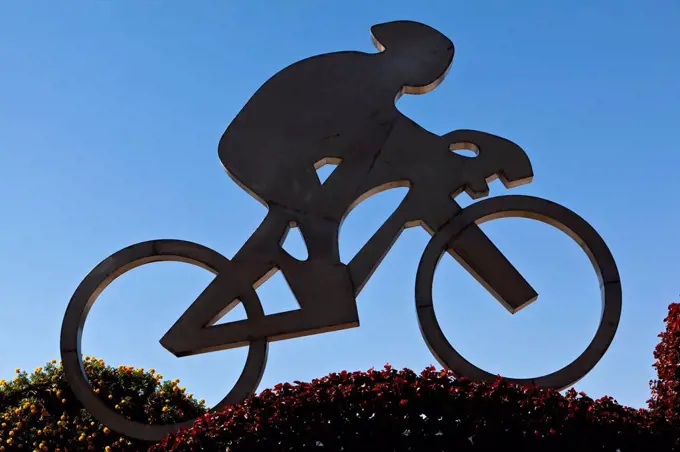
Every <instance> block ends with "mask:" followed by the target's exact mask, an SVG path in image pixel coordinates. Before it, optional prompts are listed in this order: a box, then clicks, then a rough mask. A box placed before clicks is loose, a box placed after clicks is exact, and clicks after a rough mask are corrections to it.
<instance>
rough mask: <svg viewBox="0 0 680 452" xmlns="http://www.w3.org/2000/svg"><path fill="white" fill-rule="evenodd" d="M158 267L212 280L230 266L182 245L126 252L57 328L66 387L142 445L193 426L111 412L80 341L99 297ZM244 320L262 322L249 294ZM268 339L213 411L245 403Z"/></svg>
mask: <svg viewBox="0 0 680 452" xmlns="http://www.w3.org/2000/svg"><path fill="white" fill-rule="evenodd" d="M160 261H176V262H186V263H190V264H194V265H197V266H199V267H202V268H204V269H206V270H208V271H210V272H212V273H214V274H218V273H224V272H229V271H230V268H231V262H230V261H229V259H227V258H226V257H224V256H222V255H221V254H219V253H218V252H216V251H213V250H211V249H210V248H206V247H204V246H202V245H198V244H196V243H192V242H186V241H182V240H153V241H148V242H142V243H137V244H135V245H132V246H130V247H128V248H124V249H122V250H120V251H118V252H116V253H114V254H113V255H111V256H109V257H108V258H107V259H105V260H104V261H102V262H101V263H100V264H99V265H97V266H96V267H95V268H94V269H93V270H92V271H91V272H90V273H89V274H88V275H87V276H86V277H85V279H84V280H83V281H82V282H81V283H80V285H79V286H78V288H77V289H76V291H75V293H74V294H73V297H72V298H71V301H70V302H69V305H68V307H67V309H66V314H65V315H64V321H63V323H62V328H61V359H62V361H63V366H64V373H65V374H66V378H67V380H68V383H69V386H70V387H71V389H72V390H73V393H74V394H75V396H76V398H78V400H79V401H80V402H81V403H82V404H83V406H84V407H85V409H86V410H87V411H89V412H90V414H92V416H94V417H95V418H97V419H98V420H99V421H100V422H101V423H102V424H104V425H106V426H107V427H109V428H110V429H112V430H114V431H116V432H118V433H120V434H123V435H126V436H129V437H132V438H137V439H140V440H144V441H159V440H161V439H162V438H163V437H164V436H165V435H167V434H168V433H169V432H171V431H173V430H175V429H177V428H181V427H185V426H189V425H191V423H192V422H193V420H190V421H186V422H183V423H179V424H169V425H147V424H142V423H140V422H136V421H130V420H128V419H126V418H125V417H123V416H122V415H120V414H118V413H117V412H115V411H114V410H112V409H111V408H109V407H108V406H107V405H106V404H105V403H104V402H103V401H102V400H101V399H100V398H99V397H98V396H97V395H96V394H95V392H94V391H93V389H92V386H90V383H89V381H88V379H87V376H86V374H85V370H84V367H83V362H82V354H81V338H82V331H83V326H84V324H85V321H86V320H87V314H88V312H89V311H90V308H92V305H93V304H94V302H95V301H96V300H97V297H98V296H99V294H101V292H102V291H103V290H104V289H105V288H106V286H108V285H109V284H110V283H111V282H113V281H114V280H115V279H116V278H118V277H119V276H121V275H122V274H124V273H126V272H128V271H130V270H132V269H133V268H136V267H139V266H142V265H144V264H148V263H151V262H160ZM240 299H241V302H242V303H243V305H244V308H245V310H246V314H247V316H248V319H257V318H261V317H263V316H264V311H263V309H262V305H261V304H260V300H259V298H258V297H257V294H256V293H255V290H254V289H253V290H252V291H251V292H250V293H246V294H243V296H242V297H240ZM267 348H268V341H267V339H258V340H256V341H253V342H251V343H250V344H249V350H248V357H247V359H246V364H245V367H244V369H243V371H242V372H241V375H240V376H239V378H238V380H237V382H236V384H235V385H234V387H233V388H232V390H231V391H230V392H229V394H227V396H226V397H224V399H222V400H221V401H220V402H219V403H218V404H217V405H216V406H215V407H214V408H213V409H212V411H215V410H218V409H220V408H222V407H224V406H225V405H228V404H233V403H238V402H241V401H243V400H244V399H245V398H246V397H247V396H248V395H249V394H251V393H253V392H254V391H255V390H256V389H257V386H258V384H259V383H260V379H261V378H262V374H263V372H264V368H265V365H266V362H267Z"/></svg>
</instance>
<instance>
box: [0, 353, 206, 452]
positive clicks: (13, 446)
mask: <svg viewBox="0 0 680 452" xmlns="http://www.w3.org/2000/svg"><path fill="white" fill-rule="evenodd" d="M84 365H85V371H86V373H87V376H88V378H89V379H90V382H91V383H92V385H93V387H94V388H95V392H97V393H98V394H99V395H100V397H101V398H102V400H104V401H105V402H106V403H107V404H108V405H109V406H110V407H112V408H113V409H115V410H116V411H118V412H119V413H122V414H123V415H125V416H126V417H127V418H128V419H133V420H136V421H140V422H146V423H157V424H166V423H175V422H178V421H183V420H187V419H192V418H195V417H196V416H199V415H201V414H202V413H205V412H206V407H205V404H204V401H202V400H201V401H197V400H195V399H194V398H193V397H192V395H191V394H186V393H185V390H184V388H182V387H180V386H179V380H173V381H165V380H163V376H162V375H161V374H158V373H156V372H155V370H154V369H148V370H146V371H145V370H144V369H135V368H134V367H131V366H119V367H111V366H108V365H106V364H105V362H104V360H102V359H95V358H92V357H89V356H86V357H85V358H84ZM15 372H16V376H15V377H14V379H13V380H11V381H6V380H4V379H2V380H0V418H1V421H2V422H1V423H0V451H14V450H27V451H34V450H37V451H55V452H62V451H64V452H65V451H80V450H94V451H106V452H109V451H121V450H128V451H138V450H146V449H147V448H148V444H146V443H142V442H139V441H137V440H134V439H130V438H125V437H122V436H120V435H118V434H116V433H115V432H112V431H110V430H109V429H108V428H107V427H106V426H104V425H102V424H100V423H99V422H98V421H97V420H96V419H94V418H93V417H92V416H90V415H89V414H88V413H87V411H85V410H84V409H83V407H82V406H81V405H80V403H79V402H78V401H77V400H76V398H75V396H74V395H73V393H72V392H71V390H70V389H69V387H68V384H67V382H66V377H65V375H64V373H63V369H62V367H61V365H60V364H58V363H57V361H56V360H52V361H50V362H49V363H47V364H46V365H44V366H41V367H37V368H36V369H35V370H34V371H33V372H32V373H30V374H29V373H28V372H26V371H22V370H20V369H16V371H15Z"/></svg>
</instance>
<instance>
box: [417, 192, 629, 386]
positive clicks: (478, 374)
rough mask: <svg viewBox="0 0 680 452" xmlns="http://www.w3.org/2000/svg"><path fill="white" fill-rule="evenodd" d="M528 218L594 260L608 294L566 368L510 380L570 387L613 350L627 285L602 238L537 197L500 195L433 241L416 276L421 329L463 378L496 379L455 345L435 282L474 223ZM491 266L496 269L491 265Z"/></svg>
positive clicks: (463, 214) (604, 292)
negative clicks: (440, 317)
mask: <svg viewBox="0 0 680 452" xmlns="http://www.w3.org/2000/svg"><path fill="white" fill-rule="evenodd" d="M509 217H522V218H530V219H533V220H538V221H541V222H543V223H547V224H549V225H551V226H554V227H556V228H558V229H559V230H561V231H562V232H564V233H565V234H567V235H568V236H569V237H571V238H572V239H573V240H574V241H576V243H578V244H579V245H580V246H581V248H582V249H583V251H584V252H585V253H586V254H587V255H588V257H589V258H590V261H591V263H592V264H593V267H594V269H595V272H596V273H597V276H598V278H599V282H600V289H601V293H602V316H601V318H600V324H599V327H598V329H597V332H596V333H595V336H594V337H593V339H592V341H591V342H590V344H589V345H588V347H587V348H586V350H585V351H584V352H583V353H582V354H581V355H580V356H579V357H578V358H576V359H575V360H574V361H572V362H571V363H570V364H568V365H567V366H565V367H563V368H562V369H560V370H558V371H556V372H553V373H551V374H548V375H544V376H540V377H535V378H509V379H508V380H509V381H512V382H514V383H518V384H529V385H535V386H538V387H543V388H555V389H564V388H566V387H568V386H571V385H573V384H574V383H576V382H577V381H579V380H580V379H581V378H583V377H584V376H585V375H586V374H588V372H590V371H591V370H592V369H593V367H595V365H596V364H597V363H598V361H599V360H600V359H601V358H602V356H603V355H604V353H605V352H606V351H607V349H608V348H609V346H610V344H611V342H612V340H613V339H614V335H615V334H616V329H617V328H618V325H619V320H620V318H621V282H620V280H619V272H618V269H617V267H616V263H615V262H614V258H613V256H612V254H611V252H610V251H609V248H608V247H607V245H606V244H605V242H604V240H603V239H602V237H600V235H599V234H598V233H597V232H596V231H595V229H593V228H592V226H590V225H589V224H588V223H587V222H586V221H585V220H584V219H583V218H581V217H580V216H578V215H577V214H575V213H574V212H572V211H571V210H569V209H567V208H566V207H563V206H561V205H559V204H556V203H553V202H551V201H547V200H545V199H541V198H534V197H531V196H517V195H514V196H499V197H495V198H489V199H486V200H483V201H480V202H477V203H475V204H472V205H470V206H468V207H467V208H465V209H463V210H462V211H461V212H460V213H459V214H458V215H456V216H455V217H453V218H452V219H451V221H450V222H449V223H448V224H447V225H446V226H445V227H444V228H443V229H442V230H440V231H438V232H437V233H436V234H435V235H434V236H433V237H432V239H431V240H430V242H429V243H428V245H427V247H426V248H425V252H424V253H423V256H422V257H421V259H420V264H419V266H418V273H417V277H416V309H417V313H418V322H419V324H420V331H421V333H422V335H423V338H424V339H425V342H426V343H427V345H428V347H429V348H430V351H431V352H432V354H433V355H434V356H435V357H436V358H437V360H438V361H439V363H440V364H441V365H443V366H444V367H446V368H448V369H450V370H451V371H452V372H453V373H454V374H455V375H457V376H459V377H466V378H469V379H474V380H494V379H495V378H496V375H493V374H491V373H489V372H487V371H485V370H482V369H480V368H479V367H477V366H475V365H474V364H472V363H471V362H469V361H467V360H466V359H465V358H464V357H463V356H462V355H461V354H460V353H458V352H457V351H456V349H455V348H454V347H453V346H452V345H451V344H450V343H449V341H448V340H447V339H446V337H445V336H444V333H443V332H442V330H441V327H440V326H439V323H438V322H437V318H436V316H435V312H434V307H433V303H432V284H433V281H434V273H435V270H436V268H437V264H438V262H439V260H440V259H441V257H442V255H443V254H444V252H445V251H447V250H449V249H454V246H453V244H455V242H456V240H458V238H459V237H460V236H461V234H462V233H463V232H464V231H465V229H466V228H467V227H468V226H470V225H472V224H481V223H484V222H486V221H489V220H493V219H497V218H509ZM491 265H493V264H492V263H491Z"/></svg>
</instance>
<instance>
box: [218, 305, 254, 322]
mask: <svg viewBox="0 0 680 452" xmlns="http://www.w3.org/2000/svg"><path fill="white" fill-rule="evenodd" d="M224 310H225V311H226V312H225V313H224V314H221V317H220V318H219V319H218V320H217V322H215V323H213V325H221V324H224V323H232V322H238V321H239V320H247V319H248V316H247V315H246V308H245V307H244V306H243V303H241V300H234V301H232V302H231V303H229V306H227V307H226V308H225V309H224Z"/></svg>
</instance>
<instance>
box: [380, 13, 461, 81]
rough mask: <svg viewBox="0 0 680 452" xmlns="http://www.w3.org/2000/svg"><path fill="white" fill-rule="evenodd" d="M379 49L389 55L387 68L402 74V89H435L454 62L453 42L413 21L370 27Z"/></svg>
mask: <svg viewBox="0 0 680 452" xmlns="http://www.w3.org/2000/svg"><path fill="white" fill-rule="evenodd" d="M371 38H372V40H373V43H374V44H375V46H376V47H377V48H378V50H379V51H381V52H384V53H385V54H386V55H390V60H391V63H390V70H391V71H394V72H398V73H399V75H400V76H402V77H403V86H404V92H406V93H409V94H422V93H426V92H428V91H431V90H432V89H434V88H435V87H436V86H437V85H438V84H439V83H440V82H441V81H442V80H443V79H444V77H445V76H446V73H447V71H448V69H449V67H450V66H451V62H452V61H453V53H454V48H453V42H451V40H450V39H449V38H447V37H446V36H444V35H443V34H441V33H440V32H438V31H437V30H435V29H434V28H432V27H429V26H427V25H425V24H421V23H419V22H412V21H395V22H386V23H382V24H377V25H374V26H373V27H371Z"/></svg>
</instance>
